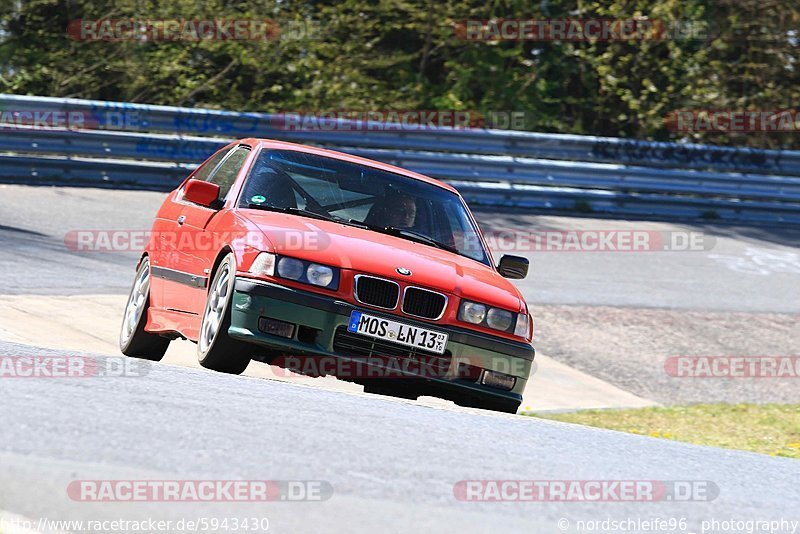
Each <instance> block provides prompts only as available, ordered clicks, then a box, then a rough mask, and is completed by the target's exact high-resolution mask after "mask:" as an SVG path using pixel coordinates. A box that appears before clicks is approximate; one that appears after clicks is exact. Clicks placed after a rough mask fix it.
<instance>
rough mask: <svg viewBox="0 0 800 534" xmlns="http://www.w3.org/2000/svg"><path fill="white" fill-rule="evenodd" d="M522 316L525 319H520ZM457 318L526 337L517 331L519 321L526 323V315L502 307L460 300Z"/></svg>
mask: <svg viewBox="0 0 800 534" xmlns="http://www.w3.org/2000/svg"><path fill="white" fill-rule="evenodd" d="M522 317H525V319H524V320H522V319H521V318H522ZM458 320H459V321H464V322H465V323H471V324H478V325H482V326H486V327H488V328H491V329H493V330H500V331H502V332H508V333H509V334H510V333H512V332H513V333H514V335H517V336H520V337H527V336H524V335H520V334H519V333H518V331H519V329H520V328H521V326H520V325H521V323H520V321H522V323H524V324H525V325H527V321H528V319H527V315H519V314H516V313H514V312H510V311H508V310H504V309H502V308H492V307H490V306H487V305H486V304H479V303H477V302H470V301H468V300H462V301H461V306H460V307H459V309H458ZM526 327H527V326H526Z"/></svg>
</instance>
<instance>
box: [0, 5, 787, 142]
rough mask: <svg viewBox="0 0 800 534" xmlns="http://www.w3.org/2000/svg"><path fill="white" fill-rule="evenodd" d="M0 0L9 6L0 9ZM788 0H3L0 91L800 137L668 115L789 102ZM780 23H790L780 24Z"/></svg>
mask: <svg viewBox="0 0 800 534" xmlns="http://www.w3.org/2000/svg"><path fill="white" fill-rule="evenodd" d="M7 4H8V5H7ZM633 17H637V18H646V19H648V20H651V21H664V22H666V23H667V24H668V25H669V24H670V23H675V24H679V25H681V27H688V26H690V25H691V27H693V28H695V29H697V28H701V27H707V29H708V32H707V35H699V36H697V35H695V36H692V37H687V38H678V39H657V40H644V41H641V40H637V41H598V42H570V41H547V42H534V41H503V42H499V41H467V40H463V39H461V38H459V36H458V35H457V34H456V32H455V31H454V25H455V24H456V23H458V22H459V21H463V20H466V19H490V18H505V19H512V18H529V19H530V18H533V19H548V18H549V19H563V18H572V19H593V18H600V19H630V18H633ZM101 18H111V19H127V18H132V19H148V20H159V19H264V18H270V19H274V20H275V21H277V22H278V24H279V25H281V27H282V28H283V27H285V25H286V23H288V22H289V21H294V22H295V23H299V22H302V21H309V20H310V21H313V23H314V25H313V26H312V28H311V29H312V33H311V35H310V38H303V39H291V38H281V39H277V40H271V41H261V42H259V41H235V40H229V41H208V40H206V41H197V42H191V41H172V42H164V41H135V42H133V41H120V42H105V41H78V40H75V39H71V38H70V37H69V36H68V34H67V27H68V24H69V23H70V21H73V20H75V19H101ZM799 22H800V4H798V3H796V2H784V1H780V0H713V1H712V0H603V1H600V0H597V1H595V0H543V1H541V2H536V3H533V2H530V1H527V2H520V1H517V0H492V1H490V2H485V1H477V0H440V1H436V0H340V1H333V0H305V1H293V2H292V1H286V0H255V1H242V0H169V1H165V0H14V1H11V0H7V1H6V2H5V3H4V4H3V7H0V91H2V92H6V93H20V94H35V95H51V96H70V97H79V98H97V99H104V100H125V101H132V102H148V103H155V104H172V105H188V106H209V107H216V108H224V109H237V110H258V111H293V110H390V109H395V110H401V109H420V110H434V109H439V110H474V111H479V112H483V113H490V112H492V111H498V110H504V111H512V110H513V111H524V112H525V113H526V117H527V118H528V121H527V125H526V126H527V128H528V129H531V130H536V131H549V132H564V133H578V134H597V135H612V136H626V137H634V138H640V139H660V140H666V139H674V138H676V136H677V137H680V138H686V139H689V140H694V141H700V142H714V143H718V144H736V145H750V146H761V147H786V148H800V142H798V135H797V134H791V133H784V134H776V133H763V134H721V133H702V132H700V133H693V134H676V133H675V132H672V131H670V130H668V129H667V128H666V126H665V120H664V119H665V116H666V115H667V114H668V113H670V112H673V111H676V110H692V109H709V108H716V109H737V110H775V109H782V108H794V107H795V106H796V102H797V101H798V97H800V83H798V82H800V71H799V70H798V69H800V62H799V61H798V60H799V59H800V54H799V53H798V39H800V35H798V33H797V30H796V28H798V27H799V26H800V25H799V24H798V23H799ZM793 30H794V32H793Z"/></svg>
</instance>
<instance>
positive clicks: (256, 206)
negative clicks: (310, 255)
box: [247, 204, 344, 222]
mask: <svg viewBox="0 0 800 534" xmlns="http://www.w3.org/2000/svg"><path fill="white" fill-rule="evenodd" d="M247 207H248V208H250V209H254V210H264V211H277V212H280V213H291V214H292V215H302V216H303V217H310V218H312V219H319V220H321V221H331V222H342V221H343V220H344V219H338V218H335V217H329V216H327V215H323V214H321V213H317V212H316V211H309V210H304V209H302V208H292V207H285V208H281V207H279V206H270V205H269V204H248V205H247Z"/></svg>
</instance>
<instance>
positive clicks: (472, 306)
mask: <svg viewBox="0 0 800 534" xmlns="http://www.w3.org/2000/svg"><path fill="white" fill-rule="evenodd" d="M458 318H459V319H461V320H462V321H464V322H465V323H472V324H481V323H482V322H483V320H484V319H485V318H486V306H484V305H483V304H478V303H477V302H469V301H466V300H465V301H464V302H462V303H461V310H460V311H459V312H458Z"/></svg>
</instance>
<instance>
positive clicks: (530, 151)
mask: <svg viewBox="0 0 800 534" xmlns="http://www.w3.org/2000/svg"><path fill="white" fill-rule="evenodd" d="M52 112H61V113H76V114H80V115H78V118H79V119H81V120H82V121H83V122H84V123H85V124H84V125H85V126H89V127H91V129H75V130H71V129H60V128H49V127H46V126H40V125H35V124H34V125H25V124H20V122H25V121H24V120H22V119H25V118H31V117H33V116H34V115H35V114H36V113H38V114H40V115H41V114H43V113H52ZM25 114H28V115H25ZM285 121H286V118H285V116H283V115H276V114H262V113H234V112H229V111H215V110H198V109H188V108H174V107H167V106H150V105H139V104H126V103H116V102H99V101H90V100H77V99H56V98H47V97H29V96H18V95H0V152H2V153H4V154H3V155H1V156H0V166H1V167H0V180H3V181H22V182H26V181H28V182H30V181H35V182H39V183H42V182H48V183H73V184H97V183H102V184H106V185H114V186H119V187H148V188H156V189H170V188H172V187H174V185H175V184H176V183H178V182H179V181H180V180H181V179H182V178H183V177H185V176H186V175H187V174H188V172H190V170H191V169H192V168H193V167H194V165H195V164H196V163H198V162H200V161H202V160H204V159H205V158H206V157H207V156H208V155H210V154H211V153H213V152H214V151H215V150H216V149H217V148H219V147H220V146H222V145H224V144H227V143H228V142H229V141H230V140H231V139H233V138H238V137H268V138H273V139H282V140H289V141H295V142H304V143H310V144H317V145H322V146H326V147H331V148H336V149H338V150H342V151H345V152H348V153H352V154H356V155H360V156H364V157H368V158H371V159H376V160H380V161H384V162H388V163H391V164H395V165H398V166H402V167H405V168H409V169H411V170H414V171H417V172H420V173H423V174H427V175H430V176H433V177H436V178H440V179H443V180H447V181H449V182H451V183H453V184H454V185H456V186H457V187H458V188H459V190H460V191H461V192H462V194H464V196H465V197H467V200H468V201H470V202H471V203H474V204H491V205H503V206H516V207H523V208H536V209H559V210H575V209H577V210H580V211H588V212H599V213H612V214H617V215H646V214H656V215H665V216H669V215H671V216H678V217H705V218H711V219H715V218H721V219H731V220H750V221H772V222H778V221H782V222H790V223H800V152H796V151H761V150H753V149H736V148H728V147H713V146H705V145H682V144H675V143H651V142H640V141H629V140H625V139H614V138H598V137H589V136H574V135H554V134H538V133H530V132H511V131H499V130H458V129H446V128H436V129H431V128H428V129H424V130H418V131H408V130H404V131H401V130H399V128H398V127H397V125H385V124H384V125H381V124H371V125H369V126H368V128H367V130H366V131H292V130H287V129H285V128H283V126H285V125H286V122H285ZM4 122H5V123H6V124H5V125H4V124H3V123H4ZM9 123H11V124H9ZM348 126H349V124H348V121H338V127H340V128H346V127H348ZM362 126H363V125H362ZM114 128H122V129H120V130H115V129H114ZM377 128H383V130H382V131H376V129H377ZM164 132H170V133H164Z"/></svg>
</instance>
